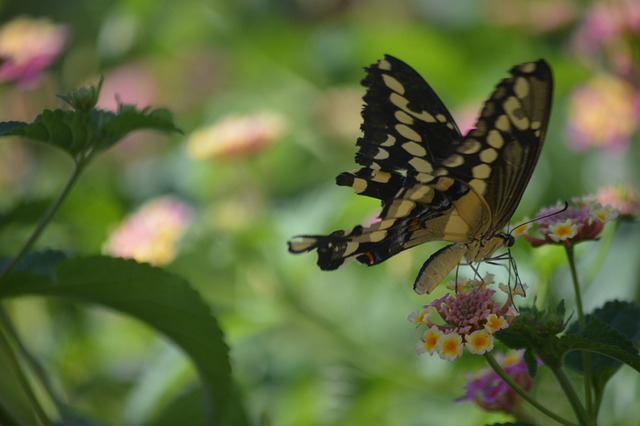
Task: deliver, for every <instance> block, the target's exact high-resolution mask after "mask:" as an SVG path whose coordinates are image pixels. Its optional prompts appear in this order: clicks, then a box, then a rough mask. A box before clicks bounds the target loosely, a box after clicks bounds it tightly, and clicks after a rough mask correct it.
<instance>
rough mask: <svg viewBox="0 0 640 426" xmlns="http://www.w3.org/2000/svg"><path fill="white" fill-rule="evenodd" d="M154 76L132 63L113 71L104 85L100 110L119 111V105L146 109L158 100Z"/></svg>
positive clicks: (106, 77) (99, 105) (139, 65)
mask: <svg viewBox="0 0 640 426" xmlns="http://www.w3.org/2000/svg"><path fill="white" fill-rule="evenodd" d="M156 91H157V84H156V82H155V79H154V76H153V75H152V74H151V73H150V72H149V71H147V70H146V69H145V68H144V66H143V65H142V64H139V63H131V64H127V65H123V66H121V67H119V68H116V69H114V70H111V71H109V72H108V73H107V75H106V76H105V79H104V83H103V84H102V91H101V92H100V100H99V101H98V105H97V106H98V108H102V109H105V110H108V111H117V110H118V103H124V104H129V105H136V106H137V107H138V108H145V107H147V106H150V105H152V104H153V102H154V100H155V98H156Z"/></svg>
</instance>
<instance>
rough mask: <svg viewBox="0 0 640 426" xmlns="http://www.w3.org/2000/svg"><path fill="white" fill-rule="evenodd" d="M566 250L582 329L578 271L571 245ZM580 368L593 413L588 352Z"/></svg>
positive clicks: (582, 319) (588, 407) (583, 318)
mask: <svg viewBox="0 0 640 426" xmlns="http://www.w3.org/2000/svg"><path fill="white" fill-rule="evenodd" d="M565 250H566V252H567V259H568V261H569V269H570V270H571V279H572V281H573V290H574V292H575V294H576V310H577V311H578V323H579V324H580V328H581V329H584V328H585V327H586V326H587V320H586V318H585V316H584V310H583V308H582V296H581V294H580V282H579V281H578V271H577V270H576V260H575V253H574V250H573V246H572V245H567V246H565ZM582 370H583V376H582V377H583V378H584V399H585V405H586V406H587V411H588V412H589V413H591V414H595V413H594V410H593V390H592V388H591V359H590V357H589V353H587V352H585V351H583V352H582Z"/></svg>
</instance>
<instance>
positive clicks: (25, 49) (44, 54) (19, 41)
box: [0, 16, 68, 88]
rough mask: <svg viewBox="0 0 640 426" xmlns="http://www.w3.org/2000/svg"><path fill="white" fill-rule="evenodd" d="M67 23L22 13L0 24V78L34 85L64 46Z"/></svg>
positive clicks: (66, 37) (25, 84)
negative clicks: (0, 60) (0, 61)
mask: <svg viewBox="0 0 640 426" xmlns="http://www.w3.org/2000/svg"><path fill="white" fill-rule="evenodd" d="M67 39H68V31H67V27H65V26H64V25H58V24H54V23H52V22H51V21H49V20H48V19H46V18H30V17H27V16H20V17H17V18H15V19H14V20H12V21H10V22H7V23H6V24H4V25H2V27H0V58H2V59H3V62H2V64H0V82H5V81H7V82H8V81H12V82H17V83H18V84H19V85H21V86H22V87H24V88H32V87H33V86H35V85H36V83H37V81H38V79H39V78H40V76H41V75H42V73H43V72H44V70H46V69H47V68H48V67H49V66H50V65H51V64H52V63H53V61H54V60H55V59H56V57H57V56H58V55H59V54H60V53H61V52H62V50H63V49H64V47H65V45H66V43H67Z"/></svg>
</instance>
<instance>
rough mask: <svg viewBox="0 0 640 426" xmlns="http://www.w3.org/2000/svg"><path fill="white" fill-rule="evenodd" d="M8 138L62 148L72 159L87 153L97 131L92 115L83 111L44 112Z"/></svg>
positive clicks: (11, 132)
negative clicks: (25, 139) (12, 137)
mask: <svg viewBox="0 0 640 426" xmlns="http://www.w3.org/2000/svg"><path fill="white" fill-rule="evenodd" d="M5 135H6V136H9V135H14V136H24V137H26V138H28V139H31V140H34V141H37V142H40V143H44V144H47V145H51V146H55V147H57V148H60V149H62V150H64V151H66V152H67V153H69V154H70V155H71V156H72V157H74V158H75V157H76V156H77V155H78V154H81V153H83V152H85V151H86V150H87V149H89V148H90V146H91V143H92V142H93V141H94V140H95V136H96V129H95V126H94V125H93V124H92V121H91V117H90V114H88V113H86V112H83V111H64V110H61V109H57V110H54V111H51V110H44V111H43V112H42V113H41V114H39V115H38V116H37V117H36V118H35V120H34V121H33V123H29V124H27V125H26V126H23V127H16V128H14V129H13V130H11V131H9V132H7V133H5Z"/></svg>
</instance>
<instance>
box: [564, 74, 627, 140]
mask: <svg viewBox="0 0 640 426" xmlns="http://www.w3.org/2000/svg"><path fill="white" fill-rule="evenodd" d="M639 101H640V96H639V94H638V92H637V91H636V90H635V89H634V87H633V86H632V85H631V84H629V83H628V82H626V81H625V80H622V79H619V78H616V77H614V76H612V75H607V74H600V75H597V76H595V77H593V78H592V79H591V80H589V81H588V82H587V83H586V84H584V85H582V86H580V87H578V88H577V89H576V90H574V92H573V94H572V95H571V98H570V100H569V118H568V121H567V127H566V131H567V138H568V140H569V142H570V144H571V145H572V146H573V147H574V148H576V149H578V150H584V149H587V148H592V147H603V148H609V149H611V150H622V149H625V148H626V147H627V146H628V144H629V140H630V138H631V136H632V135H633V133H634V132H636V131H637V130H638V119H640V102H639Z"/></svg>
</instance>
